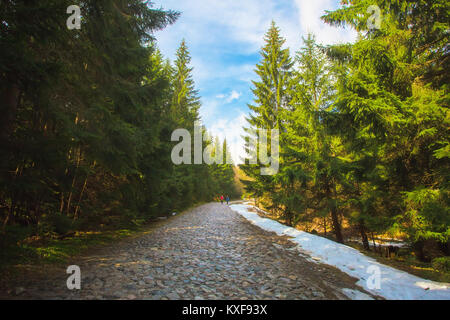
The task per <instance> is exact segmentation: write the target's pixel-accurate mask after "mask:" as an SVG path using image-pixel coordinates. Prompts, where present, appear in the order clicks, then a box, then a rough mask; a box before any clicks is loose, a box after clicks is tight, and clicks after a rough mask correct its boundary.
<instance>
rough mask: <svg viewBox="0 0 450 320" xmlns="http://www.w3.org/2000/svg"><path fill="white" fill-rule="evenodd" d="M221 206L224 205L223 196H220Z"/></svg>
mask: <svg viewBox="0 0 450 320" xmlns="http://www.w3.org/2000/svg"><path fill="white" fill-rule="evenodd" d="M220 204H223V195H221V196H220Z"/></svg>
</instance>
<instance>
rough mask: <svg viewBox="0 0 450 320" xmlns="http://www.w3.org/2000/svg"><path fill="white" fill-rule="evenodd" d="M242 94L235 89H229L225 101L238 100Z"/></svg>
mask: <svg viewBox="0 0 450 320" xmlns="http://www.w3.org/2000/svg"><path fill="white" fill-rule="evenodd" d="M241 96H242V93H240V92H237V91H236V90H233V91H231V93H230V95H229V97H228V98H227V100H226V101H227V103H230V102H232V101H234V100H238V99H239V98H240V97H241Z"/></svg>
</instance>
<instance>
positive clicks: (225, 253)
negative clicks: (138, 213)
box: [12, 203, 362, 300]
mask: <svg viewBox="0 0 450 320" xmlns="http://www.w3.org/2000/svg"><path fill="white" fill-rule="evenodd" d="M292 246H293V244H292V243H291V242H290V241H288V238H286V237H280V236H277V235H276V234H275V233H269V232H266V231H263V230H261V229H259V228H258V227H256V226H254V225H252V224H250V223H249V222H248V221H246V220H245V219H244V218H243V217H241V216H240V215H239V214H237V213H236V212H234V211H232V210H231V209H230V208H229V207H228V206H226V205H225V204H224V205H221V204H220V203H210V204H206V205H202V206H200V207H197V208H195V209H192V210H190V211H188V212H185V213H183V214H180V215H178V216H175V217H171V218H170V219H168V220H167V221H165V222H164V223H162V224H161V225H160V226H158V227H157V228H156V229H153V231H152V232H149V233H147V234H144V235H142V236H140V237H138V238H135V239H129V240H125V241H121V242H119V243H116V244H114V245H111V246H108V247H106V248H103V249H101V250H97V251H96V252H95V254H89V255H87V256H84V257H83V258H78V260H77V261H72V263H73V264H77V265H79V266H80V268H81V274H82V281H81V290H75V291H70V290H68V289H67V287H66V279H67V277H68V275H67V274H66V273H65V269H61V268H60V269H57V270H51V272H50V271H49V272H48V273H49V274H48V275H47V276H46V277H47V278H46V279H42V280H30V282H29V283H25V284H21V286H23V289H22V288H20V289H19V290H18V292H13V293H12V296H13V298H16V299H17V298H19V299H30V298H32V299H164V300H165V299H347V297H346V296H345V295H343V294H342V292H341V289H342V288H351V289H357V290H360V291H362V290H361V289H360V288H359V287H357V286H355V284H354V283H355V279H353V278H351V277H349V276H348V275H346V274H344V273H342V272H340V271H339V270H337V269H335V268H332V267H329V266H326V265H322V264H315V263H312V262H309V261H307V260H306V259H305V258H304V257H302V256H300V255H299V254H298V252H296V251H295V250H289V248H291V247H292ZM16 291H17V288H16ZM14 295H16V296H14Z"/></svg>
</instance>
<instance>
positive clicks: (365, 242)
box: [358, 221, 370, 251]
mask: <svg viewBox="0 0 450 320" xmlns="http://www.w3.org/2000/svg"><path fill="white" fill-rule="evenodd" d="M358 227H359V233H360V234H361V239H362V243H363V247H364V250H367V251H370V247H369V239H368V238H367V234H366V230H365V229H366V228H365V226H364V221H360V222H359V226H358Z"/></svg>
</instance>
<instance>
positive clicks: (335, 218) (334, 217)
mask: <svg viewBox="0 0 450 320" xmlns="http://www.w3.org/2000/svg"><path fill="white" fill-rule="evenodd" d="M327 196H328V199H330V198H331V190H330V189H329V188H328V190H327ZM334 196H335V197H334V200H336V185H334ZM331 220H332V221H333V230H334V234H335V236H336V241H337V242H339V243H344V237H343V236H342V231H341V224H340V223H339V217H338V212H337V207H336V203H334V204H333V206H332V207H331Z"/></svg>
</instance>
